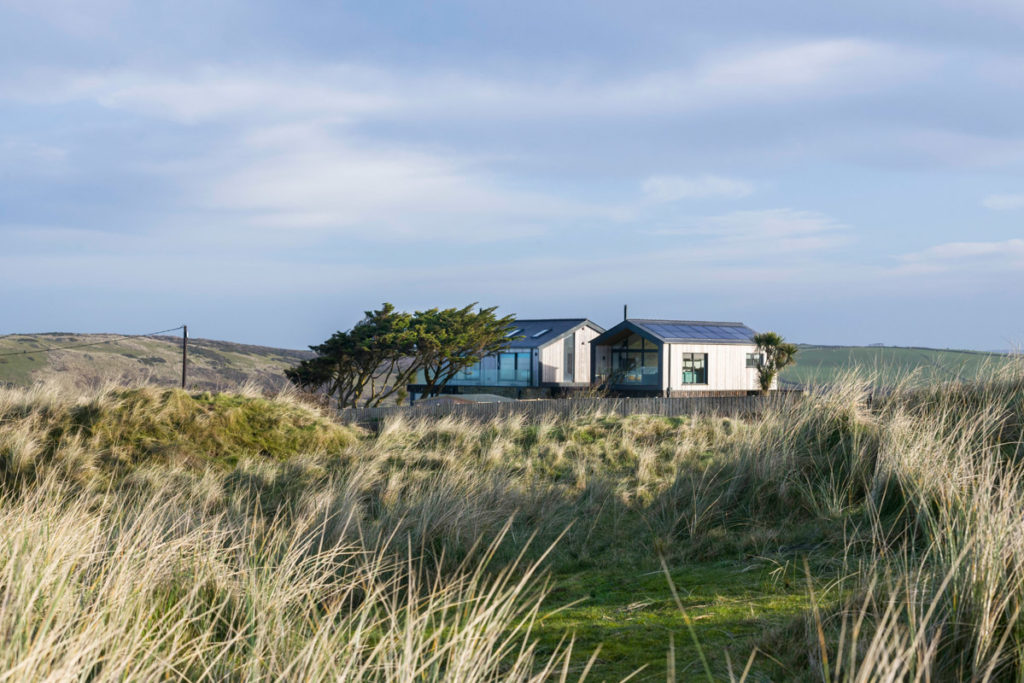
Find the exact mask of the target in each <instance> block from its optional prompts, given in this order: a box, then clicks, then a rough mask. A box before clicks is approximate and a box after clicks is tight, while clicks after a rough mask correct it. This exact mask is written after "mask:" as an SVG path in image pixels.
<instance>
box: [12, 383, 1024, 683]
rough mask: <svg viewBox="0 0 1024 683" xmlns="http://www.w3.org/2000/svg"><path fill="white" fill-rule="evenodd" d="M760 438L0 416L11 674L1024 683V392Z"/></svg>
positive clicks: (275, 406) (795, 413)
mask: <svg viewBox="0 0 1024 683" xmlns="http://www.w3.org/2000/svg"><path fill="white" fill-rule="evenodd" d="M866 394H867V382H866V381H864V380H859V379H857V378H856V377H852V376H850V377H847V378H846V379H845V380H844V381H841V382H837V383H833V384H832V386H831V389H830V390H829V391H827V392H825V393H823V394H821V395H816V396H813V397H810V398H808V400H807V401H805V402H804V403H802V404H798V405H794V406H788V407H783V408H780V409H779V410H778V411H777V412H773V413H770V414H767V415H764V416H762V417H761V418H758V419H756V420H739V419H721V418H700V419H694V420H689V419H667V418H656V417H642V416H640V417H630V418H625V419H623V418H618V417H615V416H608V415H580V416H576V417H574V418H572V419H568V420H549V421H544V422H541V423H535V424H527V423H525V422H523V421H521V420H505V421H500V422H494V423H489V424H474V423H470V422H463V421H457V420H433V421H420V422H406V421H402V420H394V421H392V422H390V423H388V424H386V425H385V426H384V428H383V429H382V430H381V431H380V433H377V434H371V433H368V432H365V431H362V430H360V429H358V428H355V427H351V426H345V425H339V424H335V423H333V422H331V421H330V420H328V419H327V418H326V417H325V416H323V415H321V414H319V413H318V412H317V411H316V410H315V409H313V408H310V407H307V406H305V405H303V404H301V403H299V402H297V401H296V400H294V399H292V398H290V397H288V396H286V395H285V396H281V397H278V398H276V399H265V398H261V397H259V396H257V395H255V394H251V395H246V394H233V395H218V394H205V393H191V394H188V393H185V392H181V391H177V390H158V389H153V388H132V389H124V388H108V389H104V390H97V391H93V392H87V393H81V394H75V393H70V392H64V391H59V390H56V389H53V388H46V387H35V388H32V389H8V390H3V391H0V480H2V485H3V489H2V493H0V528H2V529H3V531H2V539H3V543H0V631H2V632H3V633H4V634H5V636H6V637H5V639H4V640H3V641H2V642H0V676H3V677H6V678H12V679H33V680H34V679H45V678H52V679H59V680H66V679H69V678H88V679H89V680H93V681H102V680H125V679H130V680H149V679H166V678H175V679H179V678H182V679H186V680H262V679H267V680H271V679H281V678H286V679H296V680H306V679H309V680H338V679H343V680H364V679H365V680H437V679H441V678H443V679H446V680H465V681H475V680H569V679H572V680H577V679H579V678H581V677H586V678H588V679H590V680H620V679H622V678H625V677H627V676H630V675H633V676H634V678H633V680H665V679H666V677H669V678H673V677H674V678H675V679H677V680H706V679H714V680H721V679H733V680H742V679H749V680H765V679H771V680H808V681H813V680H844V681H845V680H850V681H852V680H875V679H886V680H969V679H977V680H986V679H992V680H1019V679H1020V678H1021V676H1022V675H1024V619H1022V615H1021V605H1022V604H1024V602H1022V599H1024V521H1022V520H1024V478H1022V472H1024V470H1022V466H1021V457H1022V456H1024V448H1022V446H1021V432H1022V430H1024V369H1022V368H1020V367H1018V366H1008V367H1004V368H1002V369H1000V370H999V372H998V373H991V374H990V375H989V376H987V377H985V378H983V379H982V380H979V381H976V382H972V383H964V384H953V383H949V384H932V385H930V386H928V387H926V388H924V389H920V388H917V389H910V388H907V389H904V390H901V391H898V392H897V393H896V394H894V395H892V396H891V397H889V398H887V400H886V402H885V403H884V404H879V403H878V402H877V400H876V401H875V402H874V403H873V404H871V405H868V404H867V402H866V401H865V396H866Z"/></svg>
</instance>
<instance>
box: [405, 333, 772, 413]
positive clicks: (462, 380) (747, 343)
mask: <svg viewBox="0 0 1024 683" xmlns="http://www.w3.org/2000/svg"><path fill="white" fill-rule="evenodd" d="M508 334H509V337H512V338H516V339H513V341H511V342H510V344H509V347H508V348H507V349H505V350H504V351H502V352H500V353H496V354H492V355H489V356H486V357H484V358H483V359H481V360H480V362H479V363H476V364H475V365H473V366H471V367H468V368H466V369H465V370H463V371H462V372H460V373H459V374H458V376H456V377H455V378H454V379H453V380H452V381H451V382H449V383H448V385H447V386H446V387H445V388H444V392H445V393H448V394H498V395H502V396H507V397H511V398H550V397H553V396H567V395H568V396H571V395H573V394H574V393H579V392H581V391H584V390H587V389H589V388H591V387H594V386H602V387H604V388H606V389H608V390H609V391H610V392H611V393H613V394H616V395H619V396H740V395H746V394H749V393H755V392H757V391H758V384H757V368H758V365H759V363H760V362H761V355H760V353H759V352H758V350H757V346H756V344H754V334H755V332H754V330H752V329H750V328H749V327H747V326H746V325H744V324H743V323H730V322H708V321H692V320H649V319H639V318H629V319H626V320H623V321H622V322H620V323H619V324H618V325H615V326H614V327H612V328H611V329H609V330H605V329H604V328H602V327H601V326H599V325H597V324H595V323H593V322H592V321H590V320H588V319H587V318H548V319H521V320H516V321H515V322H514V323H513V324H512V326H511V328H510V329H509V333H508ZM424 388H425V387H424V385H423V384H422V381H421V382H420V383H418V384H410V385H409V387H408V391H409V393H410V395H411V396H412V397H413V398H414V399H415V398H417V397H419V396H420V395H421V394H422V392H423V390H424ZM772 388H773V389H774V388H776V386H775V385H773V386H772Z"/></svg>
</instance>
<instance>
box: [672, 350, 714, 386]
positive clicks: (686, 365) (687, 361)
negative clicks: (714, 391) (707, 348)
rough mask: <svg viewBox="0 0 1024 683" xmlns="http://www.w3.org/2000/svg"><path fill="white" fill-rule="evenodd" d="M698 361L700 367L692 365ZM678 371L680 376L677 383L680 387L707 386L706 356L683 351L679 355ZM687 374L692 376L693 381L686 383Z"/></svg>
mask: <svg viewBox="0 0 1024 683" xmlns="http://www.w3.org/2000/svg"><path fill="white" fill-rule="evenodd" d="M698 359H699V360H700V366H699V367H698V366H696V365H694V363H696V362H697V360H698ZM679 361H680V366H681V367H680V369H681V371H682V372H681V374H680V376H679V383H680V385H681V386H684V387H688V386H707V385H708V375H709V374H710V373H709V372H708V354H706V353H697V352H692V351H683V352H682V353H681V355H680V359H679ZM687 374H692V375H693V376H694V379H692V380H690V381H687Z"/></svg>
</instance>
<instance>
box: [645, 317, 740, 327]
mask: <svg viewBox="0 0 1024 683" xmlns="http://www.w3.org/2000/svg"><path fill="white" fill-rule="evenodd" d="M625 322H632V323H670V324H672V325H721V326H726V325H728V326H730V327H747V325H746V323H738V322H726V321H721V320H669V319H667V318H627V319H626V321H625Z"/></svg>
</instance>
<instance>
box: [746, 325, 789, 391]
mask: <svg viewBox="0 0 1024 683" xmlns="http://www.w3.org/2000/svg"><path fill="white" fill-rule="evenodd" d="M754 343H755V344H757V350H758V352H760V353H761V362H760V364H759V365H758V366H757V383H758V385H760V387H761V393H762V394H767V393H768V392H769V391H770V390H771V388H772V382H773V381H774V380H775V376H776V375H778V374H779V371H780V370H782V368H784V367H787V366H789V365H793V364H794V363H796V351H797V348H796V344H791V343H789V342H787V341H786V340H785V339H783V338H782V335H780V334H779V333H778V332H761V333H759V334H755V335H754Z"/></svg>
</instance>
